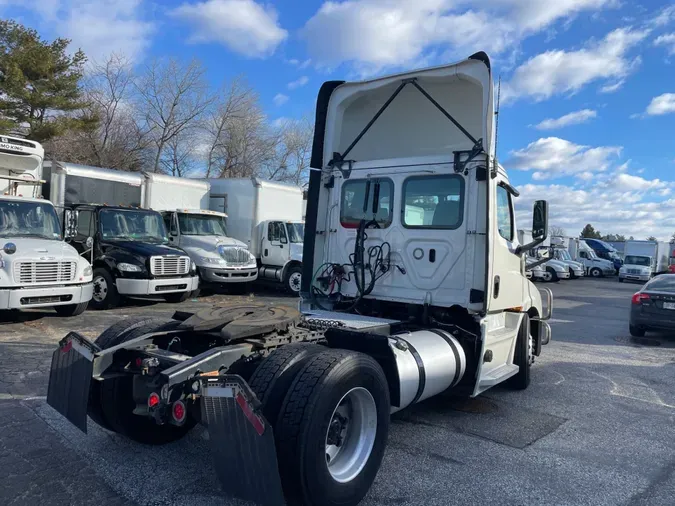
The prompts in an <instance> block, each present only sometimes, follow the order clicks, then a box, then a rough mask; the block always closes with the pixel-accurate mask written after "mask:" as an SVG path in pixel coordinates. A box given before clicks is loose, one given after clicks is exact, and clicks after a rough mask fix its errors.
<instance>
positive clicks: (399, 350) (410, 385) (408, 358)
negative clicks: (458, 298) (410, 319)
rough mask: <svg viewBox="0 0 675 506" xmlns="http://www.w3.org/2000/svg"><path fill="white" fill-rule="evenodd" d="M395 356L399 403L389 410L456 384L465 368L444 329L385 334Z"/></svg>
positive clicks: (461, 354) (462, 355) (457, 346)
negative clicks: (387, 335)
mask: <svg viewBox="0 0 675 506" xmlns="http://www.w3.org/2000/svg"><path fill="white" fill-rule="evenodd" d="M389 346H390V348H391V349H392V351H393V352H394V356H395V357H396V367H397V369H398V377H399V383H400V388H401V392H400V395H401V405H400V406H399V407H394V406H392V413H393V412H395V411H399V410H401V409H403V408H405V407H407V406H410V405H411V404H414V403H416V402H419V401H423V400H424V399H428V398H429V397H432V396H434V395H436V394H439V393H441V392H443V391H444V390H447V389H448V388H450V387H453V386H455V385H457V383H459V382H460V380H461V379H462V376H464V371H465V370H466V355H465V353H464V350H463V349H462V346H461V345H460V344H459V341H457V339H455V338H454V337H453V336H452V334H450V333H449V332H447V331H445V330H440V329H428V330H417V331H415V332H407V333H403V334H396V335H393V336H390V337H389Z"/></svg>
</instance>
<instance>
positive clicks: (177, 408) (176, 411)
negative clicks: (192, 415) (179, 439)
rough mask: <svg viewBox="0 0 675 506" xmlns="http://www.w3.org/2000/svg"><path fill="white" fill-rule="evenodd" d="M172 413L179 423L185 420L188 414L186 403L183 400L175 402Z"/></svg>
mask: <svg viewBox="0 0 675 506" xmlns="http://www.w3.org/2000/svg"><path fill="white" fill-rule="evenodd" d="M171 414H172V415H173V419H174V420H176V421H177V422H179V423H180V422H182V421H183V420H185V415H186V414H187V413H186V411H185V404H183V402H182V401H176V402H174V403H173V409H172V411H171Z"/></svg>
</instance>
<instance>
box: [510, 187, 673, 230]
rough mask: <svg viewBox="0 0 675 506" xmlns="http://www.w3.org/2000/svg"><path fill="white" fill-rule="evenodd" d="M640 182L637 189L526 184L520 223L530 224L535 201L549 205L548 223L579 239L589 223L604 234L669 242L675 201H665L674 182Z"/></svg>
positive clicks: (519, 205) (520, 201) (519, 206)
mask: <svg viewBox="0 0 675 506" xmlns="http://www.w3.org/2000/svg"><path fill="white" fill-rule="evenodd" d="M638 179H639V180H641V181H640V182H639V183H638V184H637V185H636V186H637V187H635V188H631V187H629V185H625V184H624V183H625V181H626V180H625V179H624V180H620V181H619V182H616V180H615V183H614V184H609V185H602V184H595V185H591V186H590V187H588V188H585V189H578V188H572V187H570V186H566V185H561V184H550V185H545V184H525V185H522V186H519V187H518V190H519V191H520V198H518V199H517V204H516V206H517V207H516V210H517V219H518V222H519V223H520V224H521V225H522V224H527V223H529V222H531V213H532V204H533V202H534V201H535V200H538V199H545V200H548V202H549V215H550V216H549V223H554V224H555V225H558V226H561V227H563V228H564V229H565V231H566V232H567V234H568V235H573V236H576V235H577V234H579V232H581V230H582V229H583V227H584V226H585V225H586V224H587V223H590V224H592V225H593V227H594V228H595V229H596V230H599V231H600V232H602V233H604V234H609V233H613V234H623V235H625V236H626V237H629V236H631V235H632V236H634V237H635V238H636V239H644V238H646V237H647V236H649V235H654V236H656V237H658V238H659V239H663V240H667V239H669V238H670V236H671V234H672V232H673V230H675V199H668V200H663V198H664V197H667V196H668V195H669V193H670V188H669V187H665V186H666V185H668V186H670V185H672V183H665V182H663V181H659V182H658V183H656V184H654V181H649V180H644V179H642V178H638Z"/></svg>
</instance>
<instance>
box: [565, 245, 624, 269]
mask: <svg viewBox="0 0 675 506" xmlns="http://www.w3.org/2000/svg"><path fill="white" fill-rule="evenodd" d="M568 252H569V254H570V257H571V258H572V260H574V261H575V262H579V263H581V264H583V266H584V269H585V271H586V273H587V274H588V275H589V276H592V277H594V278H600V277H603V276H612V275H614V274H615V273H616V268H615V266H614V262H612V261H610V260H607V259H604V258H600V257H598V255H597V254H596V253H595V251H594V250H593V248H591V247H590V246H588V244H586V241H585V240H583V239H576V238H570V240H569V245H568Z"/></svg>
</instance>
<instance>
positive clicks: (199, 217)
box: [178, 213, 227, 237]
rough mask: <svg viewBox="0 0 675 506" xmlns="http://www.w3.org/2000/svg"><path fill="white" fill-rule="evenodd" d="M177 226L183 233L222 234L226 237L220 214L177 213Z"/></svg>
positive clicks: (223, 222) (223, 220)
mask: <svg viewBox="0 0 675 506" xmlns="http://www.w3.org/2000/svg"><path fill="white" fill-rule="evenodd" d="M178 226H179V227H180V233H181V234H183V235H222V236H225V237H227V230H226V229H225V219H224V218H223V217H222V216H216V215H206V214H189V213H178Z"/></svg>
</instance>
